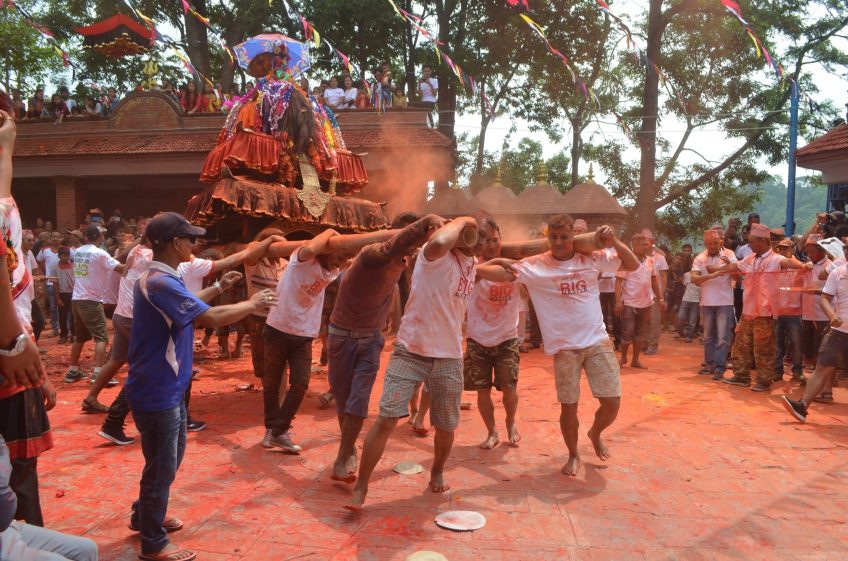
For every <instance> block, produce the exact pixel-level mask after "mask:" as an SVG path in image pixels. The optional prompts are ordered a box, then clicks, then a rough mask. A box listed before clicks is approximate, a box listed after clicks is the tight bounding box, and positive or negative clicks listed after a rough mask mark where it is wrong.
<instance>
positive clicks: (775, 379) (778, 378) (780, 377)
mask: <svg viewBox="0 0 848 561" xmlns="http://www.w3.org/2000/svg"><path fill="white" fill-rule="evenodd" d="M772 381H773V382H782V381H783V373H782V372H781V373H780V374H778V373H776V372H775V374H774V377H773V378H772Z"/></svg>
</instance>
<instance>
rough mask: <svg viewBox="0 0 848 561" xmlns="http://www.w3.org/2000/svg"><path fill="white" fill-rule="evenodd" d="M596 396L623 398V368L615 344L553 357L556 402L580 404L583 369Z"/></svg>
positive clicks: (599, 344) (566, 352)
mask: <svg viewBox="0 0 848 561" xmlns="http://www.w3.org/2000/svg"><path fill="white" fill-rule="evenodd" d="M581 369H582V370H585V371H586V379H587V380H588V381H589V387H590V388H591V389H592V395H593V396H595V397H621V369H620V368H619V365H618V361H617V360H616V359H615V351H614V350H613V348H612V343H611V342H610V341H609V340H606V341H604V342H602V343H598V344H597V345H593V346H591V347H587V348H585V349H575V350H571V351H560V352H558V353H557V354H555V355H554V377H555V379H556V388H557V400H558V401H559V402H560V403H565V404H572V403H577V401H578V400H579V399H580V370H581Z"/></svg>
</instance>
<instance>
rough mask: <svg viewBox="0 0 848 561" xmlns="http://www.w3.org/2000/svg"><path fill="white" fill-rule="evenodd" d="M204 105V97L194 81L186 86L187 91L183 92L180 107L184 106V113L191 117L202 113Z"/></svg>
mask: <svg viewBox="0 0 848 561" xmlns="http://www.w3.org/2000/svg"><path fill="white" fill-rule="evenodd" d="M204 103H205V102H204V100H203V96H202V95H200V92H198V91H197V84H195V83H194V80H190V81H189V82H188V83H187V84H186V85H185V90H183V93H182V95H181V96H180V105H181V106H182V108H183V111H185V112H186V113H187V114H189V115H193V114H194V113H202V112H203V107H204Z"/></svg>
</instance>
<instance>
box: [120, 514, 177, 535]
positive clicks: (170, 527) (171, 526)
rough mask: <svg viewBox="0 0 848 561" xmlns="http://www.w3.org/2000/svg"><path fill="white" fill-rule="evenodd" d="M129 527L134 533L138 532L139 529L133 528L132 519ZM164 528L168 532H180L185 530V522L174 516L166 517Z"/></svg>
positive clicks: (163, 522)
mask: <svg viewBox="0 0 848 561" xmlns="http://www.w3.org/2000/svg"><path fill="white" fill-rule="evenodd" d="M127 527H128V528H129V529H130V530H132V531H133V532H138V531H139V529H138V528H136V527H135V526H133V521H132V519H130V523H129V524H128V525H127ZM162 527H163V528H165V531H166V532H178V531H180V530H182V529H183V521H182V520H180V519H179V518H174V517H173V516H166V517H165V520H163V521H162Z"/></svg>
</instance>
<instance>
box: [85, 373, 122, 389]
mask: <svg viewBox="0 0 848 561" xmlns="http://www.w3.org/2000/svg"><path fill="white" fill-rule="evenodd" d="M96 381H97V376H95V375H94V374H92V375H91V378H90V379H89V380H88V383H89V384H91V385H92V386H93V385H94V382H96ZM119 383H120V382H118V381H117V380H116V379H115V378H112V379H111V380H109V381H108V382H106V387H109V388H114V387H115V386H117V385H118V384H119Z"/></svg>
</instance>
